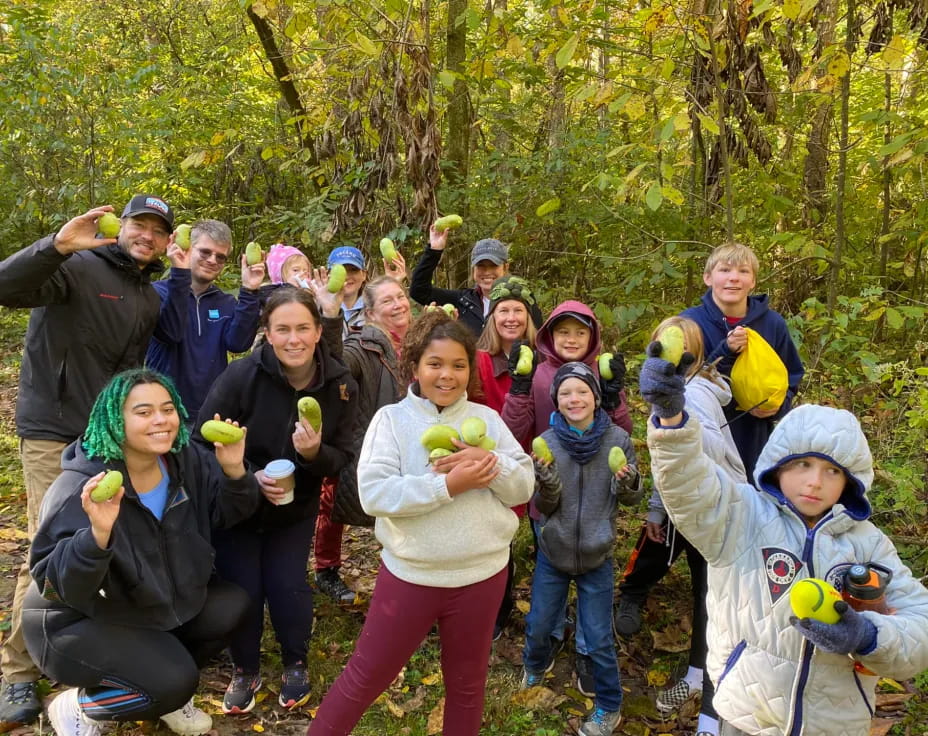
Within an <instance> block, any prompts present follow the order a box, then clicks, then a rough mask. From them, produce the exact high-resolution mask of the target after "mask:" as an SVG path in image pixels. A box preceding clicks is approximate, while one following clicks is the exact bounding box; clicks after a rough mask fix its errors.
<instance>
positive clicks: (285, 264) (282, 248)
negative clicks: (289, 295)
mask: <svg viewBox="0 0 928 736" xmlns="http://www.w3.org/2000/svg"><path fill="white" fill-rule="evenodd" d="M267 273H268V276H269V277H270V279H271V283H273V284H292V285H293V286H302V287H304V288H305V287H306V285H307V284H308V283H309V279H310V277H311V275H312V264H311V263H310V262H309V258H307V257H306V256H305V255H303V253H301V252H300V251H299V250H297V249H296V248H294V247H293V246H292V245H284V244H283V243H275V244H274V245H272V246H271V249H270V250H269V251H268V253H267Z"/></svg>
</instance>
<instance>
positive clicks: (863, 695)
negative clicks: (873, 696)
mask: <svg viewBox="0 0 928 736" xmlns="http://www.w3.org/2000/svg"><path fill="white" fill-rule="evenodd" d="M854 682H855V683H857V690H858V692H860V697H861V698H863V700H864V705H866V706H867V711H868V712H869V713H870V717H871V718H873V708H872V707H871V705H870V701H869V700H867V693H866V691H865V690H864V684H863V683H862V682H861V681H860V676H859V675H858V674H857V670H856V669H855V670H854Z"/></svg>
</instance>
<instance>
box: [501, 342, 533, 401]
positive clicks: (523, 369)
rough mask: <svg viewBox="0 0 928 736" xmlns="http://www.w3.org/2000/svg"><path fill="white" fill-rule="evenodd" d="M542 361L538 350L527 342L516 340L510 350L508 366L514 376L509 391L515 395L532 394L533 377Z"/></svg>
mask: <svg viewBox="0 0 928 736" xmlns="http://www.w3.org/2000/svg"><path fill="white" fill-rule="evenodd" d="M540 362H541V356H540V355H539V354H538V352H537V351H535V350H532V348H531V346H530V345H529V344H528V343H527V342H524V341H522V340H516V341H515V342H514V343H512V347H511V348H510V350H509V366H508V367H509V375H510V376H511V377H512V385H511V386H510V387H509V393H511V394H513V395H514V396H518V395H519V394H530V393H531V392H532V378H533V377H534V375H535V369H536V368H537V367H538V364H539V363H540Z"/></svg>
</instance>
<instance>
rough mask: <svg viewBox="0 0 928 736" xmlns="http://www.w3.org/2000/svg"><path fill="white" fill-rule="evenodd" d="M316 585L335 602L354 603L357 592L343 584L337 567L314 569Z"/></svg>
mask: <svg viewBox="0 0 928 736" xmlns="http://www.w3.org/2000/svg"><path fill="white" fill-rule="evenodd" d="M316 587H317V588H318V589H319V590H320V591H321V592H323V593H325V594H326V595H327V596H329V598H331V599H332V600H334V601H335V602H336V603H346V604H348V605H354V603H355V602H356V601H357V593H355V592H354V591H353V590H352V589H351V588H349V587H348V586H347V585H345V581H344V580H342V579H341V576H339V574H338V568H337V567H324V568H323V569H321V570H316Z"/></svg>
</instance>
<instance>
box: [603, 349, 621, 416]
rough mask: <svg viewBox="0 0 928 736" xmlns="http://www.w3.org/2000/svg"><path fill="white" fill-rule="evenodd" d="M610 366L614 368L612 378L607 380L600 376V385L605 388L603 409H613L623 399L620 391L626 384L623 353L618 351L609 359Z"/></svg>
mask: <svg viewBox="0 0 928 736" xmlns="http://www.w3.org/2000/svg"><path fill="white" fill-rule="evenodd" d="M609 367H610V368H611V369H612V378H610V379H609V380H608V381H607V380H606V379H605V378H603V377H602V376H600V377H599V385H600V386H601V387H602V390H603V409H605V410H606V411H612V410H613V409H615V408H616V407H617V406H618V405H619V404H620V403H621V401H622V400H621V398H620V397H619V392H620V391H621V390H622V389H623V388H624V386H625V357H624V356H623V355H622V353H616V354H615V355H613V356H612V358H610V359H609Z"/></svg>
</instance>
